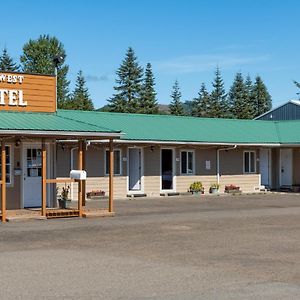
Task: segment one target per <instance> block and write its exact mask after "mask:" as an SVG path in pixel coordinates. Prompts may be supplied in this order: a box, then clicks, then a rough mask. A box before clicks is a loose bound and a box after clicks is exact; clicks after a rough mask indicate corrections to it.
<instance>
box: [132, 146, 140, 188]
mask: <svg viewBox="0 0 300 300" xmlns="http://www.w3.org/2000/svg"><path fill="white" fill-rule="evenodd" d="M141 177H142V151H141V149H140V148H129V191H140V190H141V188H142V184H141Z"/></svg>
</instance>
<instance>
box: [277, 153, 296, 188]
mask: <svg viewBox="0 0 300 300" xmlns="http://www.w3.org/2000/svg"><path fill="white" fill-rule="evenodd" d="M292 158H293V152H292V149H280V185H292V181H293V180H292V177H293V176H292V172H293V168H292Z"/></svg>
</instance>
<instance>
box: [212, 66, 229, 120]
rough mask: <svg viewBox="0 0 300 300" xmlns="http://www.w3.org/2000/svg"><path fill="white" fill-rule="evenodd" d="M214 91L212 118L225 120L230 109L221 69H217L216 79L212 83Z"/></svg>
mask: <svg viewBox="0 0 300 300" xmlns="http://www.w3.org/2000/svg"><path fill="white" fill-rule="evenodd" d="M212 86H213V90H212V92H211V94H210V103H211V105H210V107H211V109H210V117H212V118H224V117H227V116H228V115H229V108H228V104H227V101H226V100H227V99H226V98H227V95H226V92H225V88H224V82H223V79H222V77H221V72H220V69H219V68H218V67H217V69H216V72H215V79H214V81H213V83H212Z"/></svg>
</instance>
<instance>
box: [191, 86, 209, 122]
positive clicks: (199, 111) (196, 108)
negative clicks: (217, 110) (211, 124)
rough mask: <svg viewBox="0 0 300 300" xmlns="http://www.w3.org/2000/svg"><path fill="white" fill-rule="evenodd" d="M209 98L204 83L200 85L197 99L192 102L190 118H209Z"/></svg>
mask: <svg viewBox="0 0 300 300" xmlns="http://www.w3.org/2000/svg"><path fill="white" fill-rule="evenodd" d="M210 109H211V108H210V97H209V93H208V91H207V89H206V86H205V84H204V83H202V84H201V88H200V91H199V93H198V97H197V98H195V99H194V100H193V102H192V116H195V117H210V116H211V114H210Z"/></svg>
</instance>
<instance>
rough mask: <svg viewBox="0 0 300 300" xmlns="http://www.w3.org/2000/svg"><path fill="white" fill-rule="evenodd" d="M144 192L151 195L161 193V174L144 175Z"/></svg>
mask: <svg viewBox="0 0 300 300" xmlns="http://www.w3.org/2000/svg"><path fill="white" fill-rule="evenodd" d="M144 192H145V194H147V196H149V197H153V196H159V194H160V176H146V177H144Z"/></svg>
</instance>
